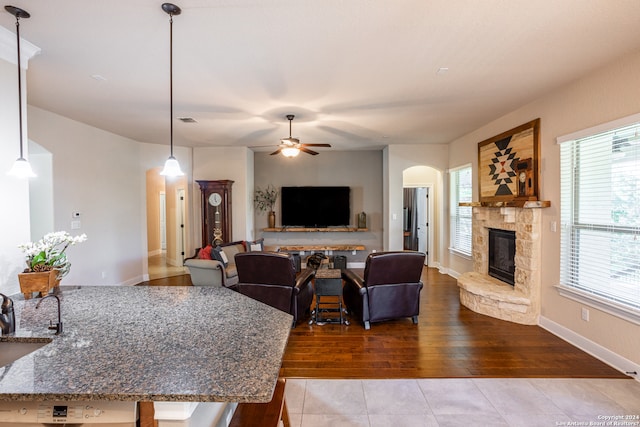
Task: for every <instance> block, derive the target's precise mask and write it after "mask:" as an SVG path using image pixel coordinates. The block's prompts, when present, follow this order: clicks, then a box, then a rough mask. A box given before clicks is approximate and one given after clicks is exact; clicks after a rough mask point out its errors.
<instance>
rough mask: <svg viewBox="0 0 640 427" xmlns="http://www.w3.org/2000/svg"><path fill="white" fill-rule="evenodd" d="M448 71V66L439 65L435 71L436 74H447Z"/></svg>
mask: <svg viewBox="0 0 640 427" xmlns="http://www.w3.org/2000/svg"><path fill="white" fill-rule="evenodd" d="M448 72H449V67H440V68H438V71H436V74H437V75H439V76H441V75H443V74H447V73H448Z"/></svg>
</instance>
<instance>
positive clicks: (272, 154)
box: [270, 148, 282, 156]
mask: <svg viewBox="0 0 640 427" xmlns="http://www.w3.org/2000/svg"><path fill="white" fill-rule="evenodd" d="M280 150H282V148H278V149H277V150H276V151H274V152H273V153H271V154H270V155H271V156H274V155H276V154H279V153H280Z"/></svg>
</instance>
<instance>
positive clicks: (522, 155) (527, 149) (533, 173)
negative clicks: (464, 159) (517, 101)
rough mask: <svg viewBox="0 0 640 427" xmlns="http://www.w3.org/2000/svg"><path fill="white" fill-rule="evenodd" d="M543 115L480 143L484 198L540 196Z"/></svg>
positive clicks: (496, 200) (482, 193) (479, 158)
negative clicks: (541, 121)
mask: <svg viewBox="0 0 640 427" xmlns="http://www.w3.org/2000/svg"><path fill="white" fill-rule="evenodd" d="M539 155H540V119H535V120H533V121H531V122H529V123H525V124H523V125H520V126H518V127H516V128H514V129H511V130H509V131H507V132H503V133H501V134H500V135H496V136H494V137H493V138H489V139H487V140H485V141H482V142H480V143H479V144H478V182H479V185H480V202H481V203H483V202H510V201H514V200H538V196H539V192H538V187H539V161H538V159H539Z"/></svg>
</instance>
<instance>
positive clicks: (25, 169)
mask: <svg viewBox="0 0 640 427" xmlns="http://www.w3.org/2000/svg"><path fill="white" fill-rule="evenodd" d="M4 10H6V11H7V12H9V13H10V14H12V15H13V16H15V17H16V50H17V51H18V120H19V126H20V140H19V141H20V157H18V159H17V160H16V161H15V163H14V164H13V166H12V167H11V169H10V170H9V172H7V175H11V176H15V177H17V178H34V177H35V176H36V174H35V173H33V170H32V169H31V165H30V164H29V162H28V161H27V159H25V158H24V152H23V150H24V148H23V142H22V139H23V137H22V72H21V67H20V18H30V17H31V15H30V14H29V12H27V11H26V10H23V9H20V8H19V7H15V6H5V7H4Z"/></svg>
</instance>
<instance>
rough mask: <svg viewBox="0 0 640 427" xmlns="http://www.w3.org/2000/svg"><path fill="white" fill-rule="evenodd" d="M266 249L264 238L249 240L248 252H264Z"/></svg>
mask: <svg viewBox="0 0 640 427" xmlns="http://www.w3.org/2000/svg"><path fill="white" fill-rule="evenodd" d="M262 251H264V239H258V240H254V241H253V242H247V252H262Z"/></svg>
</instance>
